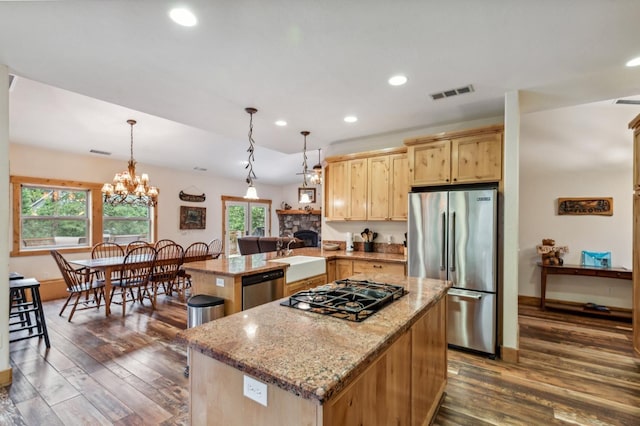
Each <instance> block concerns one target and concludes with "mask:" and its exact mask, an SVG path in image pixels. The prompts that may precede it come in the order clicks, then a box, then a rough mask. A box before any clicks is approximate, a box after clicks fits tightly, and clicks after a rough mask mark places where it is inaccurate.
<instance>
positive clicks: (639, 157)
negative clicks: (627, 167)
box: [633, 129, 640, 191]
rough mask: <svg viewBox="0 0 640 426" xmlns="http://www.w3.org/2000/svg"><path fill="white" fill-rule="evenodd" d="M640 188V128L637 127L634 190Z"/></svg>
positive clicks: (634, 144) (634, 153)
mask: <svg viewBox="0 0 640 426" xmlns="http://www.w3.org/2000/svg"><path fill="white" fill-rule="evenodd" d="M638 189H640V130H639V129H635V131H634V136H633V190H634V191H637V190H638Z"/></svg>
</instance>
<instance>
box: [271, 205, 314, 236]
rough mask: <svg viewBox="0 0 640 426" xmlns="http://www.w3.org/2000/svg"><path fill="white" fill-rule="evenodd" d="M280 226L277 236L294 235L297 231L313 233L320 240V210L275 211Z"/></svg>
mask: <svg viewBox="0 0 640 426" xmlns="http://www.w3.org/2000/svg"><path fill="white" fill-rule="evenodd" d="M276 213H277V214H278V223H279V225H280V229H279V232H280V233H279V235H280V236H285V235H294V234H295V233H296V232H298V231H307V230H310V231H314V232H316V233H317V234H318V241H320V239H321V235H322V234H321V232H320V231H321V228H322V216H321V211H320V210H310V211H306V210H276Z"/></svg>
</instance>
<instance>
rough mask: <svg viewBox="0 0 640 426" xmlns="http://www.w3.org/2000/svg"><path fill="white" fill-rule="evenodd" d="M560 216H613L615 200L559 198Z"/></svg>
mask: <svg viewBox="0 0 640 426" xmlns="http://www.w3.org/2000/svg"><path fill="white" fill-rule="evenodd" d="M558 214H559V215H603V216H613V198H612V197H603V198H598V197H593V198H587V197H585V198H558Z"/></svg>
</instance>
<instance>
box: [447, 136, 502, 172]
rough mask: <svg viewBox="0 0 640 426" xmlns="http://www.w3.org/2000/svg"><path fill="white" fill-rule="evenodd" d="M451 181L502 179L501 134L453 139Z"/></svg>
mask: <svg viewBox="0 0 640 426" xmlns="http://www.w3.org/2000/svg"><path fill="white" fill-rule="evenodd" d="M451 175H452V182H453V183H465V182H484V181H499V180H501V179H502V134H501V133H489V134H484V135H478V136H469V137H464V138H459V139H454V140H453V142H452V147H451Z"/></svg>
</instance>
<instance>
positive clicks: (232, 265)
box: [183, 247, 407, 315]
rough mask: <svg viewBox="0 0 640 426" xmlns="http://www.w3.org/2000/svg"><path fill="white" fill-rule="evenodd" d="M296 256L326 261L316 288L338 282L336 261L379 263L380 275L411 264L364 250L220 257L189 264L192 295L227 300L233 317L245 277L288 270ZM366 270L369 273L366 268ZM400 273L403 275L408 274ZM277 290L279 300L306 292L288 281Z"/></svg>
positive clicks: (401, 257)
mask: <svg viewBox="0 0 640 426" xmlns="http://www.w3.org/2000/svg"><path fill="white" fill-rule="evenodd" d="M292 256H312V257H323V258H325V259H326V261H327V274H326V275H323V276H318V277H314V278H316V279H315V280H310V284H312V285H311V286H313V287H315V286H318V285H322V284H324V283H326V282H330V281H334V280H335V279H336V278H335V262H336V260H339V261H341V262H351V261H355V262H357V261H361V263H362V262H378V264H372V268H371V269H373V270H376V271H378V272H380V271H379V270H380V269H381V268H380V266H381V265H395V266H397V267H398V268H397V269H395V271H404V268H405V264H406V261H407V259H406V256H404V255H401V254H388V253H365V252H362V251H353V252H346V251H344V250H338V251H329V250H324V249H320V248H315V247H305V248H299V249H294V250H292V251H291V254H290V255H289V256H283V255H278V254H277V252H275V251H274V252H267V253H257V254H251V255H246V256H236V257H231V258H228V259H227V258H218V259H211V260H203V261H198V262H190V263H187V264H185V265H184V266H183V268H184V269H185V271H186V272H187V273H189V274H190V275H191V276H192V282H193V284H192V285H193V289H192V291H191V293H192V294H208V295H211V296H216V297H221V298H223V299H224V314H225V315H231V314H233V313H236V312H240V311H242V277H245V276H247V275H252V274H261V273H268V272H271V271H276V270H283V271H284V270H286V268H287V267H288V264H287V263H286V258H287V257H292ZM279 259H284V260H285V261H284V262H279V261H278V260H279ZM354 269H355V268H351V269H350V271H353V272H354V273H356V271H354ZM362 269H364V270H366V268H362ZM382 272H386V270H384V269H382ZM393 273H398V272H393ZM399 273H401V274H402V273H404V272H399ZM350 275H353V273H348V272H347V273H346V274H345V275H344V276H345V277H346V276H350ZM276 287H277V298H281V297H283V296H285V295H286V294H289V293H290V292H289V291H287V287H290V288H295V289H296V290H295V291H298V290H299V289H302V288H300V286H297V285H293V286H291V285H290V286H287V284H286V283H285V282H284V279H280V280H277V282H276ZM303 287H304V286H303Z"/></svg>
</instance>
